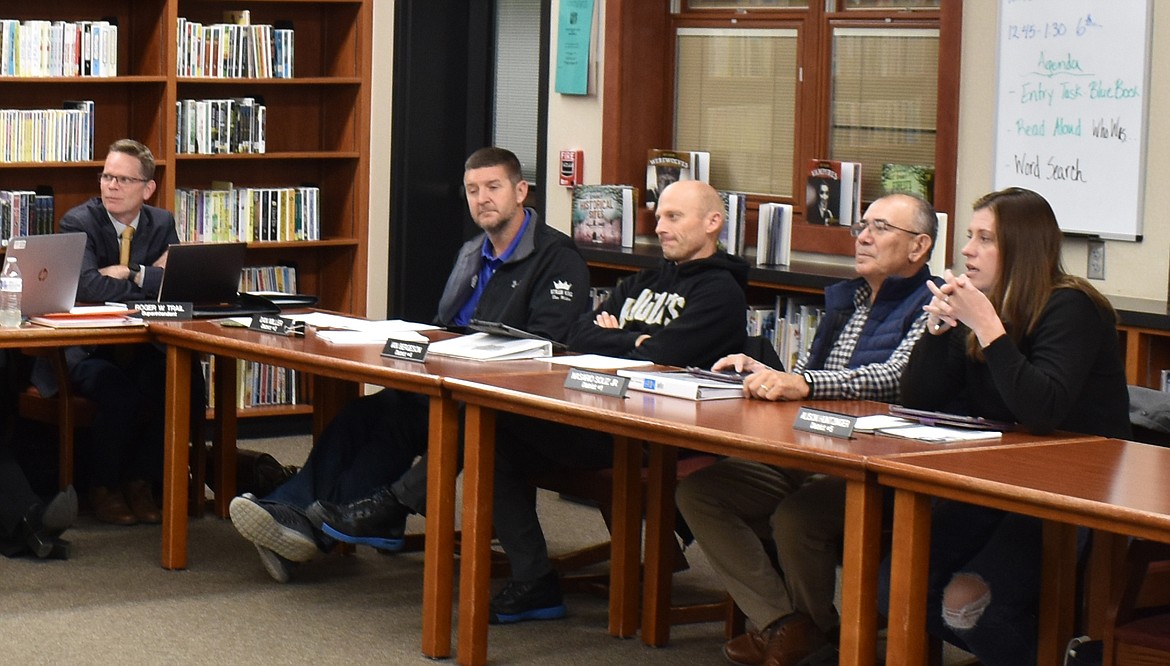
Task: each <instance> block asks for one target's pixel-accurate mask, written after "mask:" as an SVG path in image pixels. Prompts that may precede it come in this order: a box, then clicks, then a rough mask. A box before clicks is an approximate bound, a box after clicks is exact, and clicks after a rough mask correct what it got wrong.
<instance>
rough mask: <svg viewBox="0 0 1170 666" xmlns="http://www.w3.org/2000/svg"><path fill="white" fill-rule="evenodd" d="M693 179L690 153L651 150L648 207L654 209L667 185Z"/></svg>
mask: <svg viewBox="0 0 1170 666" xmlns="http://www.w3.org/2000/svg"><path fill="white" fill-rule="evenodd" d="M691 178H692V175H691V154H690V153H689V152H681V151H675V150H663V149H661V148H651V149H650V151H649V153H648V154H647V156H646V205H647V206H648V207H650V208H653V207H654V204H656V203H658V195H659V193H661V192H662V190H665V189H666V186H667V185H670V184H671V183H676V182H678V181H680V180H691Z"/></svg>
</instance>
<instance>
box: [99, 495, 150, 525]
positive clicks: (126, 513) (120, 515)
mask: <svg viewBox="0 0 1170 666" xmlns="http://www.w3.org/2000/svg"><path fill="white" fill-rule="evenodd" d="M89 507H90V508H91V509H93V515H94V517H95V518H97V519H98V520H100V521H102V522H103V523H110V524H112V525H137V524H138V517H137V516H135V515H134V511H132V510H131V509H130V507H129V506H127V505H126V500H125V498H123V497H122V493H120V492H116V491H112V490H110V489H109V488H106V487H105V486H94V487H93V488H90V490H89Z"/></svg>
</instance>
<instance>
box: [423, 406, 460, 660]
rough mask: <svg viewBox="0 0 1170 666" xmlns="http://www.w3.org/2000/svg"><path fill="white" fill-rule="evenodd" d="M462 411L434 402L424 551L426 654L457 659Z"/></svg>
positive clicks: (429, 445)
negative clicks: (454, 628)
mask: <svg viewBox="0 0 1170 666" xmlns="http://www.w3.org/2000/svg"><path fill="white" fill-rule="evenodd" d="M458 457H459V410H458V409H457V408H456V406H455V404H454V403H453V402H451V400H450V398H448V397H447V396H445V395H444V396H436V397H432V398H431V400H430V425H429V434H428V444H427V516H426V547H425V548H424V552H423V644H422V651H423V654H424V655H426V656H428V657H431V658H432V659H441V658H446V657H450V656H451V609H452V606H453V604H454V586H453V584H452V582H451V581H452V578H453V577H454V572H455V478H456V476H458V469H459V468H458V463H459V460H458Z"/></svg>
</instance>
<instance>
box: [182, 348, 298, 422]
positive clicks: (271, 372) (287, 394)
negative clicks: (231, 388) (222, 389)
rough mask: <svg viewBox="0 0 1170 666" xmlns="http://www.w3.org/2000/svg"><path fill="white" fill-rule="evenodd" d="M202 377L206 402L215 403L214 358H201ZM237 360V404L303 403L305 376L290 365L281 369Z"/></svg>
mask: <svg viewBox="0 0 1170 666" xmlns="http://www.w3.org/2000/svg"><path fill="white" fill-rule="evenodd" d="M201 363H202V366H203V380H204V385H205V386H206V387H207V388H206V395H207V404H208V405H214V404H215V363H214V360H213V359H209V358H206V357H205V358H204V359H203V360H202V362H201ZM235 363H236V407H237V408H240V409H245V408H248V407H271V406H276V405H297V404H302V403H305V402H306V396H308V391H307V390H306V384H305V381H306V379H305V375H304V374H303V373H301V372H298V371H296V370H290V369H289V368H280V367H277V366H274V365H269V364H267V363H258V362H256V361H242V360H237V361H235Z"/></svg>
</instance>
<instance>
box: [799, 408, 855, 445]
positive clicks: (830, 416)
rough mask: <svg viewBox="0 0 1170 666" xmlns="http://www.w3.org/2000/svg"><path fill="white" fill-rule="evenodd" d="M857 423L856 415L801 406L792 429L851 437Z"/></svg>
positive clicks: (844, 437)
mask: <svg viewBox="0 0 1170 666" xmlns="http://www.w3.org/2000/svg"><path fill="white" fill-rule="evenodd" d="M856 423H857V417H856V416H847V415H845V414H837V413H836V412H825V411H822V410H819V409H811V408H809V407H801V408H800V411H799V412H797V414H796V421H795V422H794V423H793V424H792V429H793V430H803V431H804V432H812V433H816V434H818V435H828V436H829V437H837V438H840V439H849V438H850V437H851V436H852V435H853V426H854V425H855V424H856Z"/></svg>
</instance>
